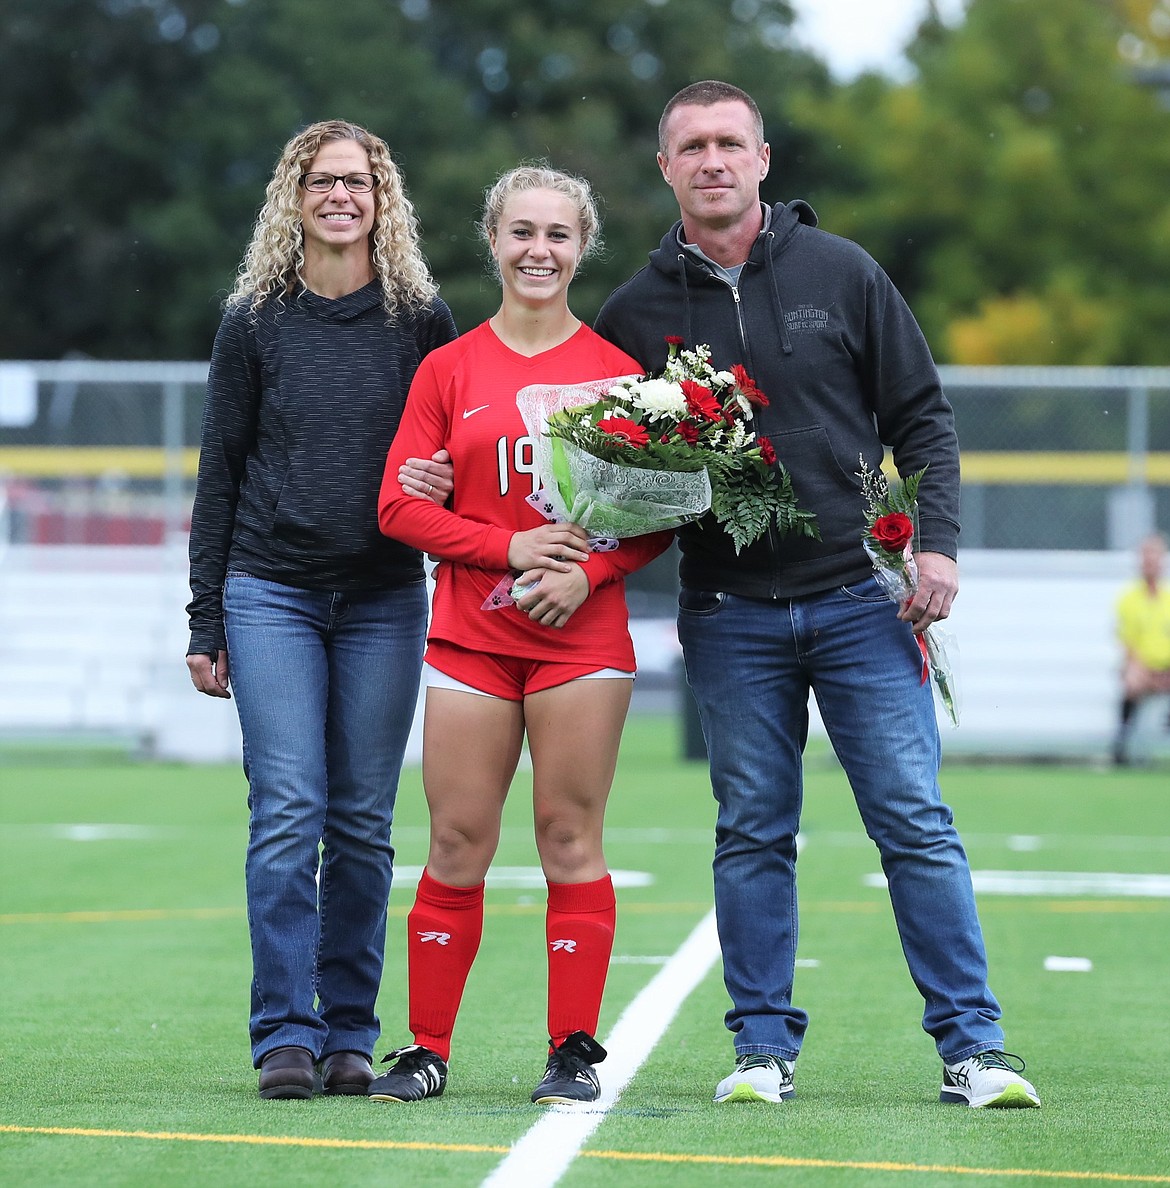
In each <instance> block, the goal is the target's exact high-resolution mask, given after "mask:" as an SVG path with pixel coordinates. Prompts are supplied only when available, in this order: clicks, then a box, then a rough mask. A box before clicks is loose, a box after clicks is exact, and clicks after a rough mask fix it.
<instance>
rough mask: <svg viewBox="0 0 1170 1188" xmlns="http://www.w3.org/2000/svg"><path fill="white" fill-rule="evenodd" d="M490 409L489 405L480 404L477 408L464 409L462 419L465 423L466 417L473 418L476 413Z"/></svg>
mask: <svg viewBox="0 0 1170 1188" xmlns="http://www.w3.org/2000/svg"><path fill="white" fill-rule="evenodd" d="M490 407H491V406H490V405H487V404H481V405H480V406H479V407H478V408H465V409H464V410H463V419H464V420H465V421H466V420H467V418H468V417H471V416H474V415H475V414H476V413H477V412H483V410H484V409H485V408H490Z"/></svg>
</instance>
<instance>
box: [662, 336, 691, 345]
mask: <svg viewBox="0 0 1170 1188" xmlns="http://www.w3.org/2000/svg"><path fill="white" fill-rule="evenodd" d="M684 342H686V339H685V338H680V337H679V336H678V335H677V334H668V335H667V336H666V345H667V346H676V347H680V346H682V344H683V343H684Z"/></svg>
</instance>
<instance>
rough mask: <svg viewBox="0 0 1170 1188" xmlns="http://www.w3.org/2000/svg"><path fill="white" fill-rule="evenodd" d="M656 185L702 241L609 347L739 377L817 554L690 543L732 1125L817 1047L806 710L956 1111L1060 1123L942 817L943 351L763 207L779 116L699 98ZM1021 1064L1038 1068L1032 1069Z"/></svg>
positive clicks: (707, 528) (671, 135)
mask: <svg viewBox="0 0 1170 1188" xmlns="http://www.w3.org/2000/svg"><path fill="white" fill-rule="evenodd" d="M658 136H659V153H658V165H659V168H660V169H661V171H662V176H663V178H664V179H665V180H666V182H667V184H668V185H669V186H670V187H671V189H672V190H673V191H674V194H675V197H676V198H677V200H678V204H679V210H680V215H681V219H680V221H679V222H677V223H675V225H674V226H673V227H672V228H671V229H670V230H669V231H668V232H667V233H666V235H665V236H664V237H663V239H662V242H661V243H660V245H659V246H658V248H657V249H656V250H655V251H653V252H652V253H651V255H650V262H649V264H648V265H647V266H646V267H644V268H643V269H642V270H641V271H640V272H638V273H637V274H636V275H635V276H633V277H632V278H631V279H630V280H629V281H627V282H626V283H625V284H624V285H622V286H621V287H620V288H618V289H617V290H615V292H614V293H613V294H611V295H610V297H609V299H608V300H607V301H606V303H605V305H604V306H603V307H602V310H601V312H600V314H599V315H598V319H597V322H596V329H597V330H598V331H599V333H601V334H602V335H604V336H605V337H607V338H609V339H610V340H612V341H613V342H614V343H616V344H617V345H618V346H620V347H621V348H622V349H623V350H625V351H626V352H628V353H629V354H630V355H632V356H633V357H634V358H636V359H637V360H638V361H639V362H640V363H641V364H642V366H644V367H645V368H646V369H647V370H648V371H658V370H660V369H661V368H662V366H663V364H664V362H665V360H666V355H667V343H666V339H667V337H674V338H681V339H682V340H683V342H684V344H685V346H686V347H687V348H691V349H693V348H694V347H696V346H698V345H702V344H706V345H708V346H710V348H711V362H712V364H713V365H714V366H716V367H718V368H721V369H727V368H730V367H731V366H732V365H733V364H736V363H739V364H742V366H743V367H744V368H745V369H746V371H747V372H748V374H749V375H750V376H751V378H752V379H753V380H754V381H755V382H756V384H757V385H758V386H759V388H760V389H761V390H762V391H763V393H764V395H765V396H766V397H767V400H768V404H767V405H766V406H765V407H762V408H758V409H756V410H755V412H756V415H757V417H758V421H757V422H756V426H755V427H756V429H757V432H758V433H760V434H763V435H766V436H767V437H769V438H770V439H771V441H772V443H773V445H774V447H775V450H776V454H777V455H778V457H779V459H780V461H781V462H782V463H783V464H784V466H785V467H786V468H787V470H788V472H789V474H790V475H791V479H792V485H793V489H794V491H795V494H796V497H797V500H798V502H799V504H800V506H801V507H802V508H803V509H806V510H808V511H811V512H813V513H814V514H815V516H816V525H817V528H818V529H819V533H820V535H819V538H811V537H808V536H802V535H798V534H795V533H793V534H790V535H786V536H782V535H781V534H780V533H779V532H778V530H777V529H776V527H775V525H773V526H772V528H771V529H770V530H769V531H768V533H767V534H766V535H765V536H764V537H763V538H762V539H761V540H759V541H757V542H756V543H755V544H752V545H750V546H748V547H746V548H744V549H743V550H742V551H741V552H739V553H737V552H736V551H735V548H734V546H733V543H732V541H731V538H730V537H729V536H728V535H727V534H726V533H725V532H724V531H723V530H722V528H721V527H720V526H719V524H717V523H716V522H715V520H714V519H713V518H712V517H711V516H707V517H705V518H704V519H703V520H701V521H699V522H697V523H694V524H689V525H687V526H686V527H684V528H683V529H681V530H680V531H679V545H680V548H681V550H682V562H681V566H680V576H681V581H682V588H681V592H680V597H679V620H678V621H679V638H680V640H681V641H682V646H683V653H684V658H685V661H686V669H687V679H688V681H689V683H690V685H691V688H692V690H693V692H694V695H695V700H696V703H697V705H698V708H699V716H700V718H701V720H702V724H703V733H704V736H705V738H706V742H707V749H708V753H709V757H710V767H711V781H712V786H713V790H714V793H715V798H716V800H717V801H718V805H719V811H718V821H717V825H716V848H715V862H714V875H715V907H716V914H717V917H718V924H719V939H720V944H721V947H722V950H723V969H724V981H725V984H726V986H727V990H728V993H729V995H730V997H731V1000H732V1008H731V1010H730V1011H729V1012H728V1014H727V1017H726V1024H727V1027H728V1029H729V1030H730V1031H731V1032H732V1033H733V1035H734V1037H735V1038H734V1044H735V1053H736V1065H735V1069H734V1071H733V1072H732V1073H731V1074H730V1075H729V1076H727V1077H725V1078H724V1079H723V1080H722V1081H720V1083H719V1085H718V1088H717V1089H716V1092H715V1100H716V1101H720V1102H723V1101H770V1102H781V1101H783V1100H785V1099H786V1098H790V1097H792V1096H793V1094H794V1088H793V1065H794V1063H795V1061H796V1058H797V1056H798V1055H799V1053H800V1046H801V1041H802V1038H803V1035H804V1031H805V1028H806V1026H807V1023H808V1016H807V1015H806V1014H805V1012H804V1011H802V1010H800V1009H799V1008H797V1007H794V1006H793V1005H792V983H793V974H794V969H795V959H796V940H797V912H796V836H797V832H798V830H799V826H800V808H801V790H802V755H803V751H804V746H805V743H806V741H807V736H808V698H809V693H810V691H811V692H812V693H814V694H815V695H816V698H817V704H818V706H819V708H820V712H821V717H822V719H823V720H824V722H825V725H826V727H827V729H828V732H829V737H830V740H831V742H832V744H833V748H834V750H835V751H836V753H837V756H838V758H839V759H840V761H841V764H842V766H843V767H844V769H845V772H846V774H847V776H848V778H849V782H850V785H851V787H852V789H853V793H854V797H855V799H856V801H857V805H858V809H859V810H860V812H861V816H862V819H863V821H864V824H865V828H866V832H867V833H868V834H869V835H870V837H871V838H873V840H874V842H875V843H876V845H877V847H878V850H879V852H880V855H881V861H882V867H883V870H884V871H885V874H886V877H887V880H888V882H889V890H890V898H891V901H892V903H893V908H894V916H895V919H896V922H897V926H898V931H899V933H900V936H901V939H902V945H903V949H904V951H905V954H906V960H907V963H908V965H909V968H910V973H911V976H912V977H913V979H914V982H915V984H916V985H917V987H918V989H919V991H920V992H921V994H922V996H923V998H924V999H925V1003H926V1007H925V1012H924V1015H923V1027H924V1028H925V1030H926V1031H927V1032H928V1033H929V1034H930V1035H931V1036H932V1037H933V1038H934V1041H935V1044H936V1047H937V1049H938V1053H939V1055H940V1056H941V1058H942V1061H943V1077H942V1090H941V1094H940V1100H942V1101H946V1102H957V1103H961V1104H966V1105H970V1106H975V1107H981V1106H997V1107H1028V1106H1038V1105H1039V1104H1040V1099H1039V1097H1038V1096H1037V1094H1036V1090H1035V1089H1034V1088H1033V1086H1032V1085H1031V1084H1030V1083H1029V1082H1028V1081H1026V1080H1024V1078H1023V1077H1022V1076H1020V1075H1019V1072H1020V1071H1022V1062H1020V1061H1018V1058H1013V1057H1010V1056H1009V1055H1008V1054H1006V1053H1005V1052H1004V1051H1003V1031H1002V1030H1001V1028H1000V1026H999V1022H998V1021H999V1018H1000V1008H999V1004H998V1003H997V1002H996V1000H995V997H994V996H993V995H992V993H991V991H990V989H989V988H988V985H987V957H986V952H985V949H984V944H983V935H982V930H981V928H980V924H979V918H978V914H977V912H976V908H975V898H974V893H973V891H972V887H971V875H970V870H969V867H968V863H967V856H966V854H965V852H964V850H963V847H962V843H961V842H960V840H959V837H958V834H957V833H956V831H955V829H954V826H953V824H952V817H951V811H950V809H949V808H948V807H947V806H946V805H945V804H944V803H943V801H942V798H941V794H940V790H939V786H938V773H939V765H940V761H941V747H940V743H939V736H938V728H937V724H936V720H935V712H934V704H933V700H932V696H931V691H930V687H929V685H928V684H925V683H924V682H923V679H922V677H923V657H922V653H921V652H920V650H919V643H918V637H919V635H920V634H921V633H922V632H923V631H925V630H926V628H927V627H928V626H929V625H930V624H931V623H934V622H937V621H938V620H941V619H945V618H946V617H947V615H948V614H949V613H950V609H951V603H952V601H953V599H954V597H955V594H956V592H957V590H958V567H957V565H956V562H955V556H956V551H957V538H958V532H959V523H958V504H959V450H958V443H957V440H956V437H955V430H954V417H953V414H952V411H951V407H950V405H949V403H948V402H947V400H946V397H945V396H944V395H943V391H942V387H941V385H940V382H939V377H938V372H937V370H936V368H935V366H934V362H933V360H932V358H931V354H930V350H929V348H928V346H927V344H926V341H925V339H924V338H923V336H922V333H921V331H920V330H919V328H918V325H917V323H916V322H915V320H914V317H913V315H912V314H911V312H910V310H909V308H908V307H907V305H906V303H905V301H904V300H903V299H902V297H901V296H900V294H899V293H898V291H897V290H896V289H895V288H894V286H893V284H892V283H891V281H890V280H889V278H888V277H887V276H886V275H885V273H884V272H883V271H882V269H881V268H880V267H879V266H878V265H877V263H876V262H875V261H874V260H873V259H872V258H871V257H870V256H869V255H868V254H867V253H866V252H864V251H863V250H862V249H861V248H860V247H858V246H857V245H856V244H854V243H850V242H849V241H848V240H844V239H841V238H839V237H837V236H834V235H829V234H827V233H826V232H823V231H821V230H819V229H818V228H817V226H816V215H815V214H814V213H813V211H812V209H811V208H810V207H809V206H808V205H807V204H806V203H804V202H799V201H798V202H792V203H788V204H784V203H778V204H776V205H775V206H773V207H771V208H769V207H768V206H766V205H764V204H762V203H761V201H760V183H761V181H762V180H763V178H764V177H765V176H766V175H767V172H768V168H769V164H770V148H769V145H768V144H767V143H766V141H765V140H764V129H763V120H762V118H761V116H760V112H759V108H758V107H757V106H756V104H755V102H754V101H753V100H752V98H751V97H750V96H749V95H747V94H746V93H745V92H743V91H741V90H739V89H738V88H737V87H733V86H731V85H729V84H727V83H722V82H713V81H708V82H699V83H694V84H692V85H691V86H689V87H686V88H684V89H683V90H682V91H680V92H679V93H678V94H677V95H675V96H674V98H673V99H671V101H670V102H669V103H668V104H667V106H666V109H665V111H664V112H663V115H662V120H661V122H660V123H659V129H658ZM885 446H889V447H890V449H891V451H892V455H893V460H894V463H895V465H896V467H897V469H898V471H899V473H901V474H902V475H908V474H911V473H914V472H917V471H920V470H922V469H923V468H926V469H925V474H924V475H923V477H922V480H921V485H920V487H919V490H918V500H919V516H918V535H917V537H916V538H915V542H914V553H915V558H916V561H917V565H918V572H919V582H918V589H917V592H916V593H915V594H914V597H913V598H912V599H910V600H908V601H907V602H906V603H905V604H904V605H902V606H897V605H895V604H894V603H893V602H891V601H890V600H889V598H888V597H887V596H886V594H885V593H884V592H883V591H882V589H881V588H880V587H879V585H878V583H877V582H876V580H875V579H874V577H873V573H872V567H871V564H870V561H869V559H868V557H867V556H866V553H865V551H864V549H863V547H862V533H863V530H864V527H865V500H864V498H863V493H862V487H861V477H860V471H861V469H862V466H863V464H864V466H865V467H867V468H868V469H869V470H871V471H877V470H878V469H879V468H880V466H881V463H882V459H883V456H884V451H885ZM1013 1060H1014V1061H1015V1062H1016V1064H1018V1066H1019V1068H1018V1069H1017V1067H1015V1065H1013Z"/></svg>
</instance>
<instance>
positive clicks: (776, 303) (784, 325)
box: [764, 231, 792, 355]
mask: <svg viewBox="0 0 1170 1188" xmlns="http://www.w3.org/2000/svg"><path fill="white" fill-rule="evenodd" d="M767 238H768V240H769V241H774V240H775V239H776V233H775V232H774V231H769V232H768V234H767ZM773 246H774V244H773V242H769V244H768V250H767V251H766V252H765V253H764V258H765V259H766V260H767V262H768V279H769V280H770V281H771V282H772V284H771V289H772V305H773V307H774V308H775V311H776V325H777V327H778V328H779V330H780V348H781V350H783V352H784V353H785V354H786V355H791V354H792V339H791V338H789V336H788V319H787V318H785V316H784V302H783V301H781V300H780V282H779V280H778V278H777V276H776V262H775V260H774V259H773V258H772V248H773Z"/></svg>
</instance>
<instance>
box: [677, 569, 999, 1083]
mask: <svg viewBox="0 0 1170 1188" xmlns="http://www.w3.org/2000/svg"><path fill="white" fill-rule="evenodd" d="M896 616H897V607H896V606H895V605H894V603H893V602H891V601H890V600H889V599H888V598H887V597H886V595H885V594H884V593H883V592H882V590H881V589H880V588H879V586H878V584H877V582H876V581H874V580H873V579H872V578H869V579H866V580H865V581H863V582H861V583H859V584H858V585H856V586H852V587H849V588H841V589H835V590H830V591H828V592H826V593H822V594H816V595H810V596H808V597H805V598H795V599H792V600H791V601H778V602H771V601H762V600H756V599H748V598H740V597H737V596H735V595H731V594H717V593H708V592H704V591H699V590H690V589H685V588H684V589H683V591H682V593H681V595H680V598H679V619H678V623H679V638H680V640H681V641H682V646H683V655H684V658H685V662H686V670H687V680H688V682H689V683H690V686H691V689H692V691H693V692H694V695H695V700H696V703H697V705H698V710H699V717H700V720H701V722H702V724H703V734H704V737H705V738H706V742H707V750H708V754H709V756H710V765H711V783H712V787H713V790H714V793H715V799H716V800H717V801H718V804H719V813H718V820H717V824H716V832H715V861H714V874H715V910H716V916H717V919H718V924H719V940H720V944H721V946H722V949H723V972H724V982H725V984H726V986H727V992H728V994H729V995H730V997H731V1001H732V1004H733V1005H732V1009H731V1010H730V1011H728V1013H727V1018H726V1023H727V1027H728V1028H729V1029H730V1030H731V1031H732V1032H733V1033H734V1035H735V1041H734V1042H735V1049H736V1052H737V1053H738V1054H740V1055H742V1054H744V1053H748V1052H768V1053H771V1054H773V1055H776V1056H780V1057H783V1058H784V1059H786V1060H794V1059H795V1058H796V1056H797V1054H798V1053H799V1051H800V1044H801V1040H802V1038H803V1035H804V1031H805V1028H806V1027H807V1025H808V1016H807V1015H806V1014H805V1012H804V1011H802V1010H799V1009H797V1008H796V1007H794V1006H793V1005H792V981H793V975H794V970H795V960H796V943H797V904H796V835H797V832H798V830H799V828H800V810H801V800H802V773H801V757H802V753H803V751H804V746H805V742H806V741H807V739H808V697H809V691H810V689H811V690H812V692H813V693H814V694H815V696H816V699H817V705H818V706H819V708H820V712H821V717H822V719H823V721H824V723H825V726H826V728H827V730H828V733H829V739H830V741H831V742H832V745H833V749H834V750H835V751H836V753H837V757H838V759H839V760H840V761H841V765H842V767H843V768H844V769H845V773H846V775H847V777H848V779H849V783H850V786H851V787H852V789H853V795H854V798H855V800H856V801H857V807H858V809H859V811H860V813H861V819H862V821H863V823H864V825H865V830H866V833H867V834H868V835H869V836H870V838H871V839H872V840H873V841H874V842H875V844H876V845H877V848H878V852H879V854H880V855H881V863H882V869H883V870H884V871H885V875H886V879H887V881H888V883H889V890H890V899H891V902H892V904H893V908H894V919H895V921H896V923H897V926H898V932H899V935H900V936H901V940H902V948H903V951H904V952H905V955H906V962H907V964H908V965H909V968H910V975H911V977H912V978H913V979H914V983H915V985H916V986H917V987H918V990H919V992H920V993H921V994H922V996H923V998H924V999H925V1002H926V1009H925V1012H924V1015H923V1021H922V1025H923V1027H924V1028H925V1029H926V1031H927V1032H928V1033H929V1034H930V1035H931V1036H933V1037H934V1040H935V1043H936V1045H937V1047H938V1051H939V1054H940V1055H941V1056H942V1057H943V1059H944V1060H947V1061H950V1062H953V1061H955V1060H959V1059H962V1058H963V1057H966V1056H970V1055H972V1054H974V1053H975V1052H979V1051H984V1050H987V1049H991V1048H1001V1047H1002V1046H1003V1032H1002V1031H1001V1029H1000V1027H999V1025H998V1023H997V1020H998V1019H999V1017H1000V1009H999V1004H998V1003H997V1002H996V1000H995V998H994V997H993V996H992V994H991V991H990V990H989V989H988V987H987V957H986V953H985V951H984V947H983V934H982V931H981V929H980V926H979V917H978V914H977V912H976V909H975V896H974V892H973V891H972V887H971V874H970V870H969V867H968V865H967V855H966V853H965V852H964V850H963V846H962V843H961V842H960V841H959V836H958V834H957V833H956V832H955V829H954V825H953V823H952V817H951V810H950V809H949V808H948V807H947V806H946V805H945V804H944V803H943V802H942V799H941V795H940V792H939V786H938V771H939V764H940V760H941V747H940V744H939V737H938V728H937V725H936V722H935V713H934V704H933V699H932V695H931V691H930V687H929V685H927V686H923V685H921V684H920V677H921V671H922V657H921V655H920V653H919V651H918V647H917V645H916V643H915V641H914V638H913V636H912V634H911V632H910V629H909V627H908V626H907V625H906V624H905V623H901V622H899V621H898V619H897V617H896ZM865 1042H866V1037H864V1036H858V1037H857V1043H858V1044H859V1045H860V1044H863V1043H865Z"/></svg>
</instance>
